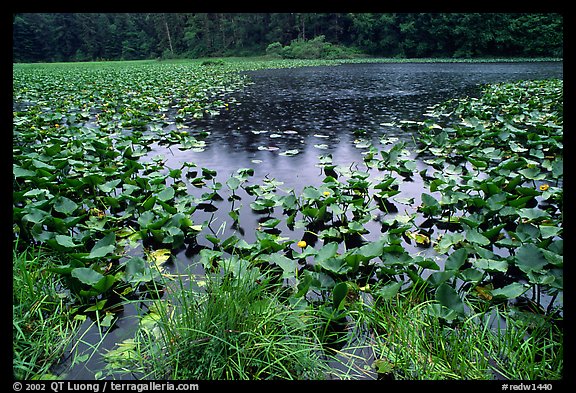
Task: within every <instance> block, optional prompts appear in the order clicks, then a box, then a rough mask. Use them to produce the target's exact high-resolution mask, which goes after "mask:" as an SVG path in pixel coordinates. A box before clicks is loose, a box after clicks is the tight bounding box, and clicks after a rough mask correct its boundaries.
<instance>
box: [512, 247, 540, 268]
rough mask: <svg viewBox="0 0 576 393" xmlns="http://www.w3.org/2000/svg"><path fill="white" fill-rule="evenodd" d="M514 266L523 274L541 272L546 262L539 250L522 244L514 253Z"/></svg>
mask: <svg viewBox="0 0 576 393" xmlns="http://www.w3.org/2000/svg"><path fill="white" fill-rule="evenodd" d="M515 261H516V265H517V266H518V268H520V270H522V271H523V272H524V273H528V272H531V271H538V270H541V269H542V268H543V267H544V266H546V265H547V264H548V260H547V259H546V257H545V256H544V253H543V252H542V250H541V249H540V248H538V247H537V246H535V245H534V244H524V245H523V246H522V247H520V248H519V249H518V250H517V251H516V257H515Z"/></svg>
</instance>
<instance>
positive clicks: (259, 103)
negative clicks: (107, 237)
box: [67, 62, 563, 379]
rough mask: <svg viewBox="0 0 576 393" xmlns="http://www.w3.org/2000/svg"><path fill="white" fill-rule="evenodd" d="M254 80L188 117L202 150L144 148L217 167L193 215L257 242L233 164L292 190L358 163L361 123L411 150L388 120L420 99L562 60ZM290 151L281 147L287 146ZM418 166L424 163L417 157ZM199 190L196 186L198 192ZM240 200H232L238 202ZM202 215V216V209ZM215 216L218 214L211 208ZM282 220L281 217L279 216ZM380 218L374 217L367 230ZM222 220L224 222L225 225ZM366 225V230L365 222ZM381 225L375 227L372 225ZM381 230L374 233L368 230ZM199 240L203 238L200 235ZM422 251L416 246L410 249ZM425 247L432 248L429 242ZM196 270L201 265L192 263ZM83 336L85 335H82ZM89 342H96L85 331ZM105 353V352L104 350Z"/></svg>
mask: <svg viewBox="0 0 576 393" xmlns="http://www.w3.org/2000/svg"><path fill="white" fill-rule="evenodd" d="M247 74H248V75H249V76H250V78H251V80H252V81H253V82H254V83H253V84H250V85H249V86H247V87H246V88H245V89H244V90H243V91H241V92H237V93H234V94H233V95H232V96H233V97H234V98H235V100H236V101H237V104H232V105H230V107H229V109H228V110H224V111H222V113H221V114H220V115H218V116H214V117H211V118H208V119H201V120H198V121H195V122H194V123H191V124H188V126H189V127H190V129H191V130H193V131H207V132H209V133H210V135H209V136H208V137H207V138H206V148H205V150H204V151H202V152H191V151H189V150H188V151H180V150H178V149H176V148H171V149H167V148H164V147H161V146H156V147H155V148H154V150H153V151H152V152H151V154H150V155H149V158H152V157H154V156H156V155H161V156H163V157H164V158H165V159H166V160H167V162H166V166H167V167H169V168H180V167H181V165H182V163H183V162H185V161H188V162H194V163H196V165H197V166H198V168H202V167H205V168H209V169H212V170H216V171H217V173H218V176H217V179H218V181H219V182H221V183H222V184H223V185H224V186H223V188H222V190H221V192H220V194H221V195H222V197H223V198H224V201H222V202H220V203H219V205H218V206H219V207H221V208H220V209H218V211H217V212H206V213H203V212H201V211H198V216H196V213H195V216H194V217H193V219H194V221H195V222H196V223H202V222H203V221H204V220H214V224H213V225H212V226H213V228H219V227H220V228H223V229H222V233H218V236H219V237H220V238H222V239H226V238H227V237H228V236H230V235H232V234H237V235H239V236H240V235H241V236H242V237H244V239H245V240H246V241H248V242H251V241H253V240H254V231H255V228H256V227H257V226H258V218H259V215H257V214H254V213H253V212H252V211H251V210H250V208H249V206H248V205H249V203H250V202H252V201H253V197H249V196H247V195H246V194H245V193H243V194H242V190H240V192H239V195H240V196H242V197H243V198H242V201H241V202H240V204H242V205H243V209H242V210H241V216H240V224H241V225H242V227H241V228H232V227H231V224H232V220H231V219H230V217H229V216H228V212H229V211H230V208H229V202H227V201H226V197H227V196H228V195H229V190H227V189H226V185H225V182H226V180H227V179H228V178H229V177H230V175H231V174H233V173H234V172H235V171H236V170H237V169H238V168H253V169H254V170H255V174H254V176H253V177H252V178H250V179H249V182H248V184H254V183H257V184H261V179H263V178H264V177H266V176H268V177H269V178H274V179H276V180H278V181H281V182H283V183H284V185H283V186H281V187H283V188H293V189H295V191H296V194H297V195H298V194H299V192H300V190H301V189H302V188H303V187H304V186H305V185H317V184H319V183H320V182H321V181H322V180H323V179H324V176H323V175H322V172H321V170H320V168H318V167H317V164H318V157H319V156H320V155H324V154H331V155H332V158H333V163H334V164H336V165H339V164H343V165H344V164H346V165H350V164H352V163H358V164H359V165H361V164H362V163H363V158H362V152H363V151H365V149H362V148H358V146H357V145H356V144H355V143H354V141H356V140H357V139H358V136H357V135H355V131H357V130H365V131H366V136H365V137H366V138H368V139H371V140H372V141H373V142H374V144H375V146H376V147H379V144H378V143H379V140H380V138H381V137H383V136H388V137H395V138H398V139H399V140H400V141H405V142H407V146H406V147H407V148H408V149H409V150H410V149H413V150H416V145H415V143H414V137H415V136H414V135H412V134H407V133H406V132H404V131H402V129H401V128H399V127H397V126H395V125H394V124H395V123H398V122H399V121H401V120H422V115H423V113H425V112H426V110H427V107H429V106H431V105H434V104H436V103H440V102H442V101H445V100H447V99H450V98H459V97H465V96H478V95H479V94H480V86H481V85H482V84H486V83H497V82H508V81H517V80H528V79H548V78H560V79H562V77H563V64H562V62H526V63H476V64H474V63H396V64H377V63H372V64H346V65H340V66H321V67H304V68H292V69H274V70H263V71H253V72H248V73H247ZM296 150H297V154H295V155H293V156H289V155H288V156H287V155H282V153H285V152H287V151H288V152H292V154H294V153H295V151H296ZM419 165H422V166H423V165H424V164H423V163H419ZM401 187H402V189H401V190H402V193H401V194H400V196H402V197H407V198H409V197H414V198H415V199H416V204H415V205H417V204H418V200H419V198H420V195H421V193H422V192H423V188H422V187H423V184H422V182H421V180H420V181H418V179H416V178H415V179H414V182H413V183H409V182H403V184H402V186H401ZM205 191H206V190H204V191H203V192H205ZM237 203H238V202H237ZM203 214H204V215H203ZM212 214H214V215H216V216H213V215H212ZM281 225H282V224H281ZM377 227H378V225H377V224H375V225H374V228H377ZM224 228H225V229H224ZM279 229H281V230H282V235H283V236H288V237H291V238H292V237H294V239H295V241H296V240H298V239H299V238H300V236H301V234H302V231H301V230H300V232H299V233H290V232H289V230H288V229H287V228H286V227H285V226H284V227H282V226H279ZM367 229H368V228H367ZM375 232H379V231H375ZM373 237H374V238H375V239H377V238H378V237H379V235H378V233H376V234H374V236H373ZM198 243H199V244H204V245H206V246H209V245H210V244H209V242H208V241H206V240H205V239H203V236H198ZM415 251H417V252H420V253H422V252H423V251H422V250H415ZM426 252H433V250H432V249H430V251H426ZM195 259H196V258H195V256H191V255H190V254H189V253H187V252H182V253H180V254H179V255H178V257H177V260H178V261H177V264H178V263H181V264H182V266H183V267H185V266H186V265H191V264H193V263H194V261H195ZM196 273H198V274H201V273H202V272H201V271H196ZM134 313H135V312H134V310H132V309H130V308H128V307H127V308H126V309H125V311H124V315H123V316H121V317H120V318H119V319H118V321H117V324H116V328H115V330H114V332H111V333H110V334H109V336H108V337H107V338H106V340H105V345H104V347H105V348H109V349H111V348H112V347H113V346H114V343H115V342H119V341H122V340H123V339H125V338H128V337H130V335H131V334H133V331H134V329H135V327H136V324H137V319H136V318H134ZM89 338H90V335H89V334H88V335H87V336H86V337H85V339H86V340H88V339H89ZM90 341H97V337H95V336H92V338H91V339H90ZM104 351H105V350H104ZM103 366H104V364H103V363H102V362H101V359H100V358H99V356H96V357H94V358H93V359H92V360H91V361H90V362H88V363H86V364H82V365H80V366H77V367H74V368H73V370H72V372H71V373H70V374H68V376H67V378H70V379H92V378H93V377H94V372H95V371H97V370H98V369H99V368H101V367H103Z"/></svg>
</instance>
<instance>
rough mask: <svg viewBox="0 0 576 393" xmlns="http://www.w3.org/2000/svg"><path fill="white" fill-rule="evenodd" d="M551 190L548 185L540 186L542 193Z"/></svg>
mask: <svg viewBox="0 0 576 393" xmlns="http://www.w3.org/2000/svg"><path fill="white" fill-rule="evenodd" d="M549 188H550V186H549V185H548V184H542V185H541V186H540V191H546V190H547V189H549Z"/></svg>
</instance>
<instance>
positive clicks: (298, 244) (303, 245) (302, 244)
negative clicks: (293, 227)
mask: <svg viewBox="0 0 576 393" xmlns="http://www.w3.org/2000/svg"><path fill="white" fill-rule="evenodd" d="M296 245H297V246H298V247H300V248H305V247H306V242H305V241H304V240H300V241H299V242H298V243H297V244H296Z"/></svg>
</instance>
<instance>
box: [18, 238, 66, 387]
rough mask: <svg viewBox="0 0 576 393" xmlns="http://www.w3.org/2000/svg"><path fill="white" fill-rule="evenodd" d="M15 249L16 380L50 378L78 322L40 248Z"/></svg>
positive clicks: (48, 261)
mask: <svg viewBox="0 0 576 393" xmlns="http://www.w3.org/2000/svg"><path fill="white" fill-rule="evenodd" d="M16 249H17V247H15V248H14V251H13V281H12V283H13V284H12V285H13V290H12V312H13V319H12V333H13V344H12V345H13V356H14V358H13V372H14V378H16V379H34V378H47V377H48V376H50V369H51V367H52V366H54V365H56V364H57V363H58V362H59V360H60V357H61V356H62V355H63V354H64V351H65V350H66V348H67V346H68V344H70V342H71V338H72V337H73V335H74V332H75V329H76V327H77V324H76V323H75V322H74V321H73V320H72V319H71V318H70V311H69V310H68V308H67V306H66V304H65V301H66V298H67V295H66V294H65V293H64V292H63V289H62V288H63V286H61V283H60V276H59V275H57V274H55V273H50V272H49V271H48V270H47V267H48V266H49V264H50V257H49V256H48V255H46V254H44V253H43V252H42V251H40V250H36V251H35V250H34V249H27V250H25V251H24V252H18V251H16Z"/></svg>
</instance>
